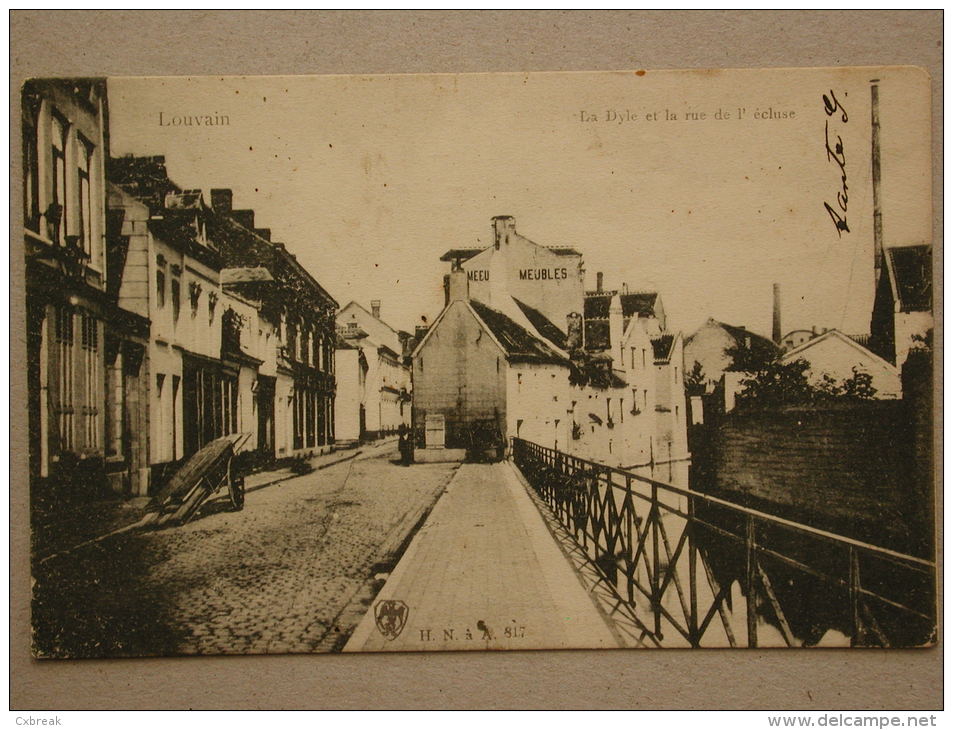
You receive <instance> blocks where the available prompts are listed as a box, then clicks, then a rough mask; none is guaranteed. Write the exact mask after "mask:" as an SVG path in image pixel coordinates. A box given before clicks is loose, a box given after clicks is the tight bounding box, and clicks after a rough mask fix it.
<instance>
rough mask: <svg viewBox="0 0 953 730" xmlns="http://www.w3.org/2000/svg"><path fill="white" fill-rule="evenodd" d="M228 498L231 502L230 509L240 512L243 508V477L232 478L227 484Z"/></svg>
mask: <svg viewBox="0 0 953 730" xmlns="http://www.w3.org/2000/svg"><path fill="white" fill-rule="evenodd" d="M228 496H229V497H230V498H231V500H232V507H233V508H234V510H235V511H236V512H240V511H241V509H242V508H243V507H244V506H245V477H233V478H232V479H231V481H229V483H228Z"/></svg>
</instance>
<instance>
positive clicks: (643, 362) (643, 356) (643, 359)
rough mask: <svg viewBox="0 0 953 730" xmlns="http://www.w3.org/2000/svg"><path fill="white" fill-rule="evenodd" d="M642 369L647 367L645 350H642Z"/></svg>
mask: <svg viewBox="0 0 953 730" xmlns="http://www.w3.org/2000/svg"><path fill="white" fill-rule="evenodd" d="M642 367H645V348H644V347H643V348H642Z"/></svg>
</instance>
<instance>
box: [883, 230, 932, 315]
mask: <svg viewBox="0 0 953 730" xmlns="http://www.w3.org/2000/svg"><path fill="white" fill-rule="evenodd" d="M884 258H885V259H886V262H887V272H888V276H889V277H890V285H891V288H892V289H893V293H894V297H895V298H896V300H897V301H898V302H899V303H900V311H902V312H929V311H931V310H932V308H933V247H932V246H929V245H918V246H894V247H891V248H888V249H886V250H885V251H884Z"/></svg>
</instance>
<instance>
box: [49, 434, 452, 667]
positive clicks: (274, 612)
mask: <svg viewBox="0 0 953 730" xmlns="http://www.w3.org/2000/svg"><path fill="white" fill-rule="evenodd" d="M396 461H397V450H396V445H394V444H390V445H388V446H386V447H377V448H372V449H370V450H369V451H368V452H366V453H364V454H362V455H361V456H359V457H357V458H356V459H352V460H349V461H346V462H342V463H338V464H335V465H333V466H330V467H328V468H326V469H323V470H320V471H315V472H312V473H310V474H307V475H304V476H301V477H297V478H293V479H288V480H286V481H282V482H279V483H276V484H271V485H268V486H264V487H261V488H258V489H255V488H254V487H250V488H249V491H248V493H247V499H246V503H245V508H244V510H243V511H241V512H231V511H229V509H228V506H227V501H226V500H225V499H219V500H215V501H213V502H210V503H209V504H207V505H205V508H204V509H203V512H202V513H201V514H200V515H199V516H197V517H196V518H194V519H193V521H192V522H190V523H188V524H187V525H185V526H183V527H173V528H167V529H162V530H156V531H146V532H139V533H128V534H123V535H116V536H114V537H110V538H108V539H106V540H103V541H101V542H98V543H95V544H91V545H87V546H84V547H82V548H79V549H77V550H74V551H71V552H69V553H67V554H65V555H61V556H58V557H55V558H53V559H51V560H49V561H47V562H45V563H43V564H42V565H41V566H40V567H39V568H37V569H36V573H35V575H34V579H35V586H34V603H33V611H34V629H35V630H34V636H35V641H36V650H37V653H38V655H40V656H49V657H58V656H63V657H65V656H69V657H114V656H146V655H166V656H167V655H170V654H219V653H227V654H245V653H286V652H314V651H318V652H321V651H336V650H339V649H340V648H341V647H342V646H343V645H344V643H345V642H346V640H347V638H348V637H349V636H350V634H351V632H352V631H353V629H354V627H355V626H356V625H357V623H358V622H359V621H360V620H361V618H362V617H363V615H364V614H365V613H366V611H367V610H368V607H369V605H370V603H371V598H372V597H373V594H374V593H375V592H376V590H377V589H379V587H380V585H382V581H383V578H384V577H386V574H387V573H388V572H389V571H390V570H391V569H392V568H393V564H394V562H396V557H397V553H398V552H399V551H401V550H402V549H403V548H405V547H406V543H407V538H408V536H409V535H410V533H411V532H412V531H413V529H414V527H415V526H417V525H418V524H419V523H420V521H421V518H422V517H423V516H424V515H425V514H426V513H427V512H428V511H429V510H430V508H431V507H432V506H433V504H434V502H435V501H436V499H437V498H438V497H439V496H440V494H441V493H442V492H443V491H444V488H445V487H446V485H447V484H448V483H449V481H450V479H451V477H452V476H453V474H454V472H455V471H456V469H457V466H458V465H457V464H418V465H414V466H413V467H409V468H407V467H401V466H399V465H398V464H397V463H396ZM375 576H380V577H379V578H378V579H377V581H376V582H375Z"/></svg>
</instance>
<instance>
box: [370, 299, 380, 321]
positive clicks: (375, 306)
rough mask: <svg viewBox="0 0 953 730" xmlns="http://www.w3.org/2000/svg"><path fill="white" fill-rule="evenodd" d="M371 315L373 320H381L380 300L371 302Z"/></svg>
mask: <svg viewBox="0 0 953 730" xmlns="http://www.w3.org/2000/svg"><path fill="white" fill-rule="evenodd" d="M371 314H373V315H374V318H375V319H380V318H381V300H380V299H373V300H371Z"/></svg>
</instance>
